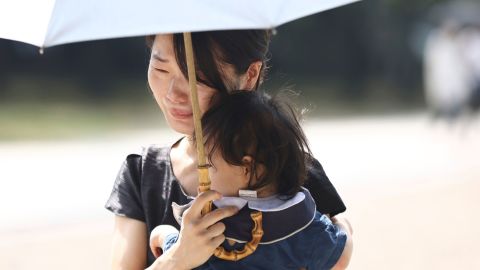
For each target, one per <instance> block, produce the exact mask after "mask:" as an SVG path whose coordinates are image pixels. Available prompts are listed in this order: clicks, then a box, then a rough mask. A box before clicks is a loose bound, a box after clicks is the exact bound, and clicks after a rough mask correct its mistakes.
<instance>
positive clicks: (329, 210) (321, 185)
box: [304, 157, 347, 216]
mask: <svg viewBox="0 0 480 270" xmlns="http://www.w3.org/2000/svg"><path fill="white" fill-rule="evenodd" d="M304 186H305V188H306V189H308V191H310V194H311V195H312V197H313V199H314V200H315V204H316V206H317V211H319V212H320V213H323V214H330V216H335V215H336V214H338V213H342V212H345V210H346V209H347V208H346V207H345V204H344V203H343V201H342V198H340V195H338V192H337V190H336V189H335V187H334V186H333V184H332V182H330V179H328V177H327V175H326V174H325V171H324V170H323V167H322V165H321V164H320V162H318V160H316V159H315V158H313V157H312V158H311V161H310V162H309V164H308V166H307V179H306V180H305V185H304Z"/></svg>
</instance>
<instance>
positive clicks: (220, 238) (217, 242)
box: [210, 234, 225, 248]
mask: <svg viewBox="0 0 480 270" xmlns="http://www.w3.org/2000/svg"><path fill="white" fill-rule="evenodd" d="M223 241H225V235H223V234H220V235H219V236H216V237H214V238H212V241H210V244H211V245H212V247H214V248H217V247H218V246H220V245H221V244H222V243H223Z"/></svg>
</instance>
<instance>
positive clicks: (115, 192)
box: [105, 154, 145, 222]
mask: <svg viewBox="0 0 480 270" xmlns="http://www.w3.org/2000/svg"><path fill="white" fill-rule="evenodd" d="M141 176H142V156H140V155H136V154H132V155H129V156H127V158H126V160H125V162H124V163H123V164H122V167H121V168H120V171H119V172H118V175H117V178H116V179H115V183H114V185H113V189H112V193H111V194H110V198H109V199H108V200H107V203H106V204H105V208H106V209H108V210H110V211H111V212H113V213H114V214H116V215H118V216H124V217H129V218H133V219H137V220H140V221H143V222H145V214H144V211H143V207H142V194H141Z"/></svg>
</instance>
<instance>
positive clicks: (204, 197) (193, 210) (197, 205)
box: [185, 190, 222, 219]
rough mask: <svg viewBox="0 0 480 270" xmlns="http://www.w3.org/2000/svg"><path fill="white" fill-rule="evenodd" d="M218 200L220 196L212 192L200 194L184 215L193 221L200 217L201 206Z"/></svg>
mask: <svg viewBox="0 0 480 270" xmlns="http://www.w3.org/2000/svg"><path fill="white" fill-rule="evenodd" d="M220 198H222V194H220V193H218V192H216V191H214V190H209V191H206V192H203V193H200V194H199V195H198V196H197V198H195V200H194V202H193V203H192V205H191V206H190V209H188V210H187V211H188V213H185V215H186V216H189V217H191V218H194V219H196V218H200V217H201V216H202V208H203V206H204V205H205V204H207V203H208V202H209V201H213V200H218V199H220Z"/></svg>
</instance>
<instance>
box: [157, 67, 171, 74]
mask: <svg viewBox="0 0 480 270" xmlns="http://www.w3.org/2000/svg"><path fill="white" fill-rule="evenodd" d="M153 69H155V70H156V71H158V72H160V73H166V74H167V73H169V72H168V70H166V69H163V68H156V67H153Z"/></svg>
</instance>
